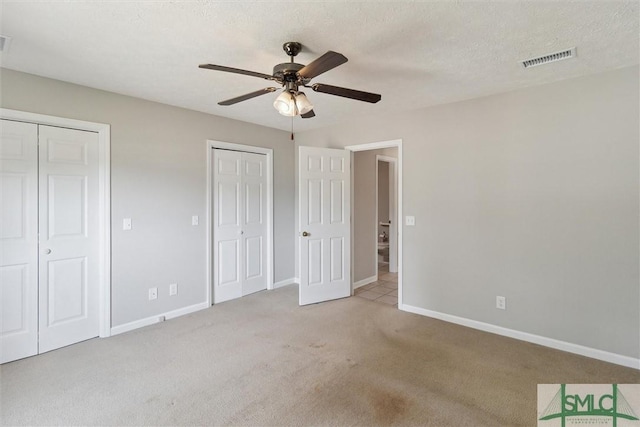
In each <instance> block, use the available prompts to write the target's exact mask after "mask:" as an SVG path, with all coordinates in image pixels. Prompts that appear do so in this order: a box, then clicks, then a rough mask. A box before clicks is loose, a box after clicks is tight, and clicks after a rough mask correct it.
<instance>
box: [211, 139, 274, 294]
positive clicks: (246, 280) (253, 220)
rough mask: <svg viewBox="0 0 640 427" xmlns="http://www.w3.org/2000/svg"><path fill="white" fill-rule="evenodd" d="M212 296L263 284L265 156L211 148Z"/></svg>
mask: <svg viewBox="0 0 640 427" xmlns="http://www.w3.org/2000/svg"><path fill="white" fill-rule="evenodd" d="M213 165H214V166H213V192H214V195H213V212H214V225H213V248H214V249H213V251H214V254H213V258H214V261H213V283H214V285H213V301H214V303H216V304H217V303H220V302H223V301H228V300H230V299H234V298H239V297H241V296H243V295H247V294H250V293H253V292H257V291H261V290H263V289H266V288H267V271H268V269H267V266H266V263H267V250H268V248H267V247H266V244H267V227H268V224H267V221H266V204H267V203H266V202H267V199H266V197H267V194H266V185H267V177H266V156H265V155H261V154H254V153H244V152H239V151H231V150H221V149H214V150H213Z"/></svg>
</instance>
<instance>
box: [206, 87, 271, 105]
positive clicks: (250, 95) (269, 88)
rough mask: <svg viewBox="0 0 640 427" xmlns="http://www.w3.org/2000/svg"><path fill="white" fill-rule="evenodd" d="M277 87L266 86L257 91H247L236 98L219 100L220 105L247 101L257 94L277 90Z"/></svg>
mask: <svg viewBox="0 0 640 427" xmlns="http://www.w3.org/2000/svg"><path fill="white" fill-rule="evenodd" d="M275 90H276V88H275V87H265V88H264V89H260V90H256V91H255V92H251V93H247V94H244V95H241V96H237V97H235V98H231V99H227V100H225V101H220V102H218V105H233V104H237V103H238V102H242V101H246V100H247V99H251V98H255V97H256V96H260V95H264V94H267V93H271V92H273V91H275Z"/></svg>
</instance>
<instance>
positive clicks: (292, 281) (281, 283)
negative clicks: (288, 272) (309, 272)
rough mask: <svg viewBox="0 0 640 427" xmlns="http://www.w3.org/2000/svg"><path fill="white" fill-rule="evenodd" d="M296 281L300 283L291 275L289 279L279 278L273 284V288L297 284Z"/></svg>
mask: <svg viewBox="0 0 640 427" xmlns="http://www.w3.org/2000/svg"><path fill="white" fill-rule="evenodd" d="M298 283H300V282H299V281H298V279H296V278H295V277H291V278H289V279H284V280H280V281H279V282H275V283H274V284H273V289H278V288H281V287H283V286H288V285H294V284H295V285H297V284H298Z"/></svg>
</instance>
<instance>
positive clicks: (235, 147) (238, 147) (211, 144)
mask: <svg viewBox="0 0 640 427" xmlns="http://www.w3.org/2000/svg"><path fill="white" fill-rule="evenodd" d="M214 148H220V149H223V150H232V151H241V152H245V153H256V154H264V155H266V156H267V209H266V210H267V249H268V250H267V290H272V289H273V272H274V266H273V149H271V148H264V147H255V146H252V145H244V144H236V143H233V142H224V141H215V140H212V139H208V140H207V141H206V150H207V217H206V222H207V224H206V225H207V227H206V233H207V250H206V257H207V262H206V266H207V289H206V295H207V304H208V305H209V306H211V305H212V304H213V286H214V283H213V261H212V258H211V257H212V255H213V218H214V216H213V190H214V188H213V185H212V182H211V181H212V178H213V162H212V159H213V156H212V150H213V149H214Z"/></svg>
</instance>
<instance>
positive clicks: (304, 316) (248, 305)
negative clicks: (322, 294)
mask: <svg viewBox="0 0 640 427" xmlns="http://www.w3.org/2000/svg"><path fill="white" fill-rule="evenodd" d="M0 375H1V379H0V381H1V386H0V391H1V393H2V394H1V396H0V399H1V402H0V403H1V409H0V411H1V418H0V424H2V425H16V424H22V425H24V424H29V425H42V424H47V425H53V424H63V425H95V424H100V425H366V426H372V425H430V426H500V425H507V426H514V425H528V426H534V425H536V385H537V384H538V383H638V382H640V372H639V371H636V370H633V369H628V368H623V367H620V366H616V365H612V364H608V363H604V362H599V361H596V360H592V359H588V358H585V357H580V356H575V355H571V354H568V353H563V352H560V351H556V350H551V349H547V348H544V347H540V346H536V345H533V344H528V343H524V342H521V341H516V340H512V339H509V338H504V337H500V336H497V335H492V334H488V333H484V332H479V331H475V330H472V329H467V328H464V327H461V326H456V325H452V324H448V323H445V322H441V321H437V320H433V319H429V318H425V317H421V316H417V315H413V314H409V313H405V312H402V311H399V310H397V309H396V308H394V307H391V306H388V305H383V304H376V303H374V302H370V301H366V300H364V299H362V298H347V299H343V300H339V301H333V302H329V303H324V304H317V305H313V306H307V307H298V305H297V288H296V287H295V286H289V287H286V288H282V289H278V290H276V291H271V292H260V293H258V294H254V295H251V296H248V297H245V298H242V299H239V300H235V301H231V302H228V303H224V304H220V305H217V306H215V307H213V308H210V309H208V310H204V311H201V312H198V313H194V314H192V315H189V316H184V317H182V318H178V319H173V320H170V321H167V322H165V323H161V324H157V325H154V326H150V327H147V328H143V329H139V330H136V331H133V332H130V333H127V334H122V335H118V336H115V337H111V338H108V339H94V340H90V341H86V342H84V343H80V344H77V345H73V346H70V347H66V348H63V349H60V350H56V351H53V352H49V353H46V354H43V355H40V356H36V357H31V358H28V359H24V360H21V361H17V362H13V363H9V364H5V365H3V366H2V367H1V368H0Z"/></svg>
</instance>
